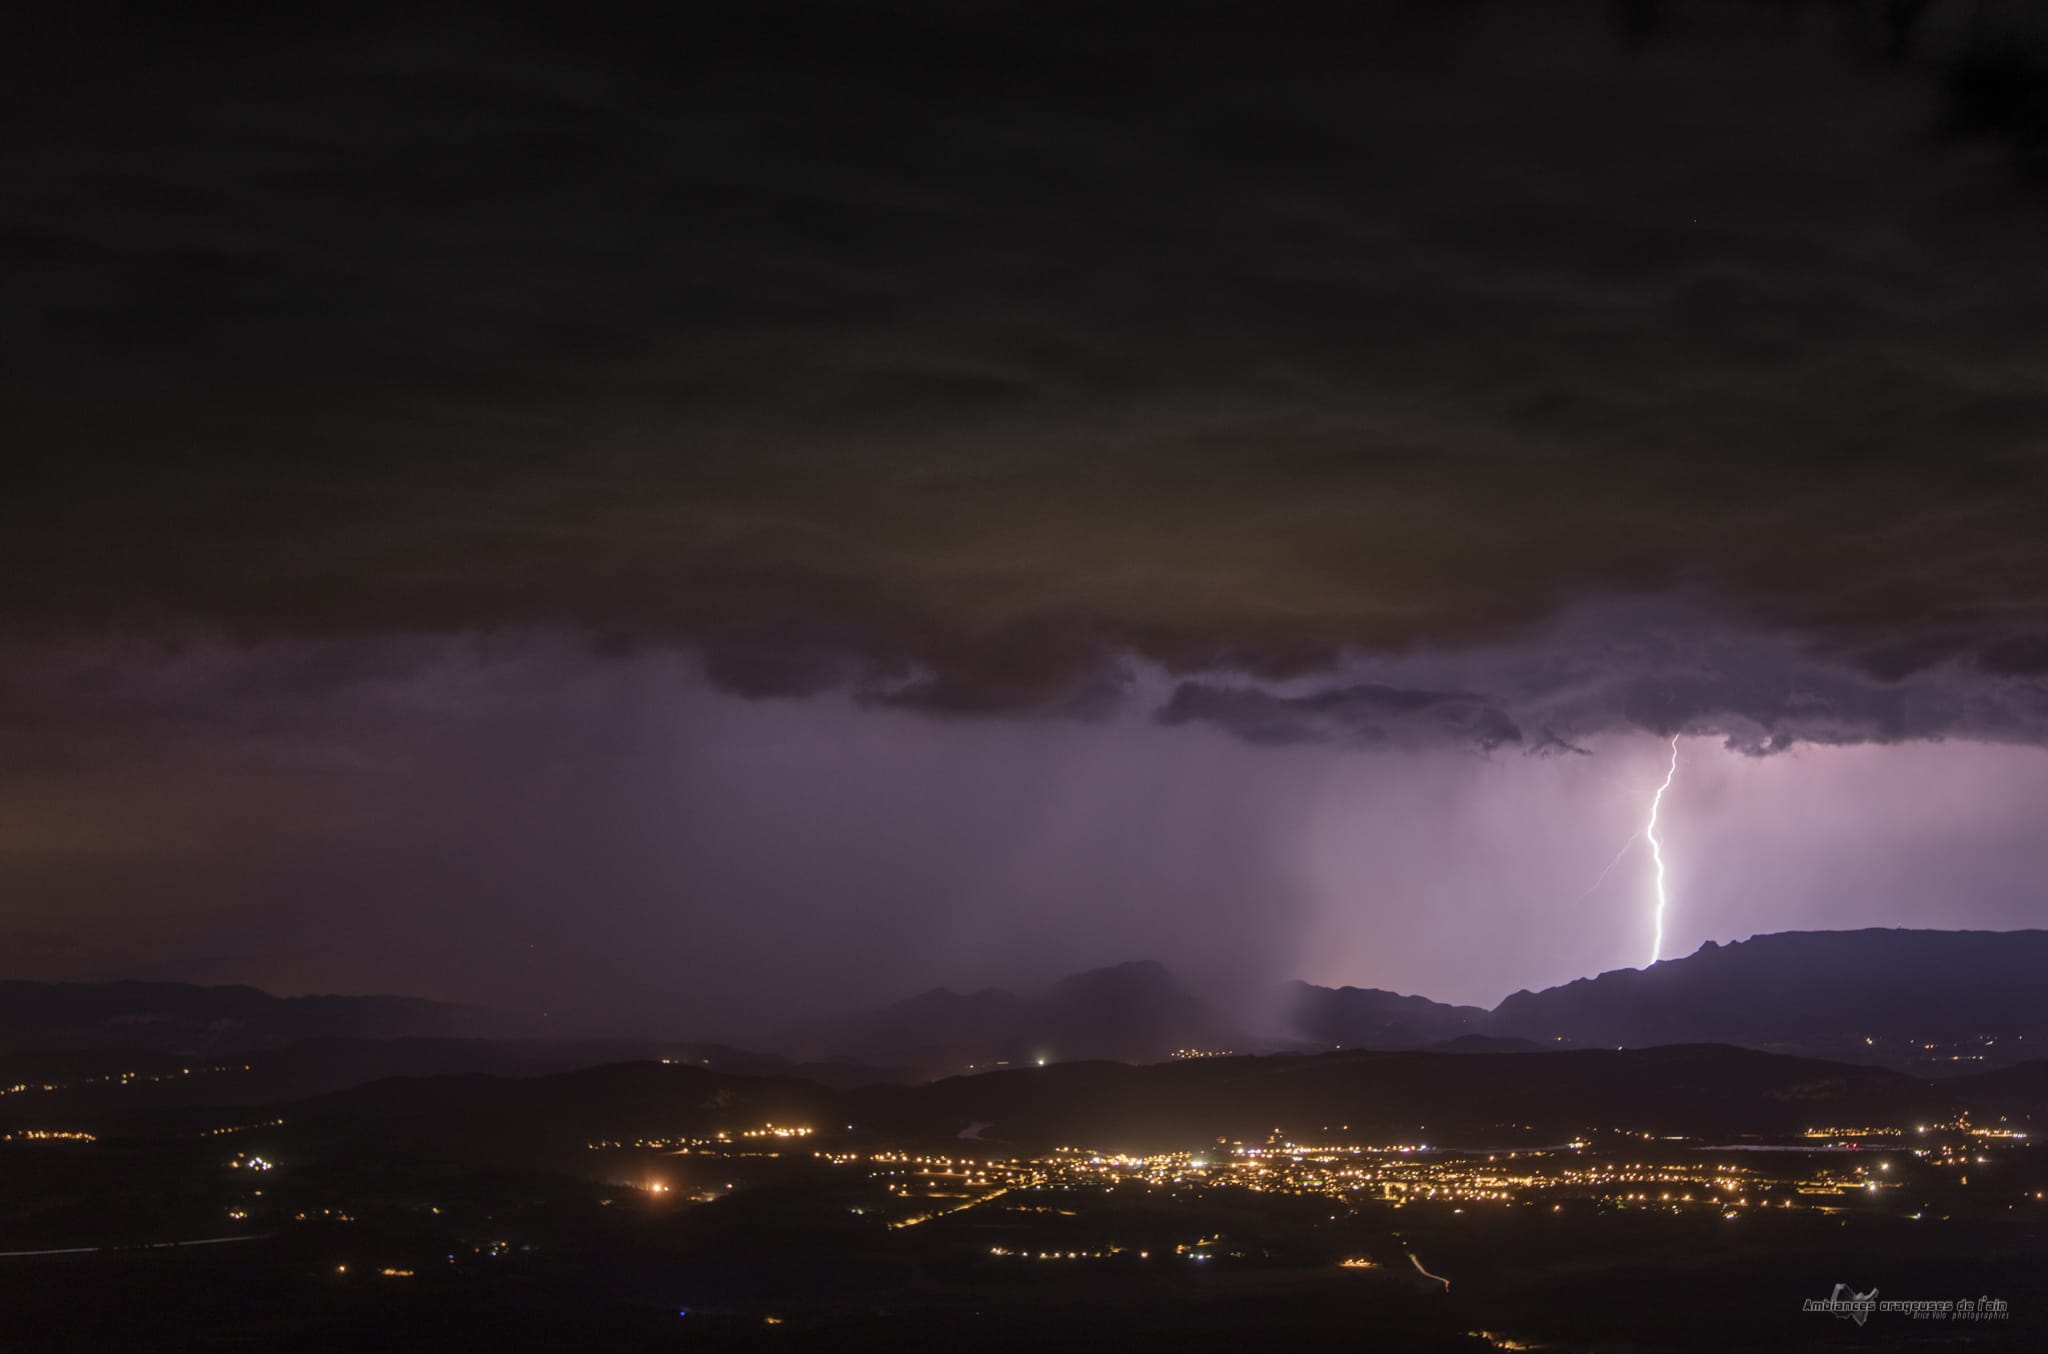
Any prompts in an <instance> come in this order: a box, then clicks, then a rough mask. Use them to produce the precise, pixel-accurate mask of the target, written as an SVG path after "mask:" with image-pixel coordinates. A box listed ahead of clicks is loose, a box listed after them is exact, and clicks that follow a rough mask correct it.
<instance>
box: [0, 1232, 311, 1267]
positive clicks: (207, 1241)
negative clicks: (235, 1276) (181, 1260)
mask: <svg viewBox="0 0 2048 1354" xmlns="http://www.w3.org/2000/svg"><path fill="white" fill-rule="evenodd" d="M270 1235H271V1234H270V1233H269V1232H255V1233H252V1234H250V1235H248V1236H208V1237H200V1238H199V1239H198V1240H196V1241H145V1242H143V1243H141V1244H140V1245H135V1246H58V1247H56V1248H55V1249H52V1250H46V1251H0V1260H13V1259H18V1258H22V1257H26V1256H31V1255H98V1254H99V1253H101V1252H102V1251H111V1252H114V1253H117V1254H118V1253H119V1252H121V1251H174V1250H178V1249H180V1248H182V1247H185V1246H225V1245H227V1244H228V1243H229V1242H231V1241H262V1240H264V1239H265V1238H267V1237H269V1236H270Z"/></svg>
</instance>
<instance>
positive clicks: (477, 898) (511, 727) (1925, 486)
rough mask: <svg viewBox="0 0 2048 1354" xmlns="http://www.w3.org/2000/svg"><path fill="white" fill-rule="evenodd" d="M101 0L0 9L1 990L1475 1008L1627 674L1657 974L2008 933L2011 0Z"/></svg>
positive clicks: (2013, 313)
mask: <svg viewBox="0 0 2048 1354" xmlns="http://www.w3.org/2000/svg"><path fill="white" fill-rule="evenodd" d="M175 8H177V7H161V6H157V7H148V8H137V9H134V10H118V9H107V8H102V7H95V6H91V5H78V6H62V7H52V8H51V9H50V10H49V11H48V12H46V13H44V14H42V15H41V16H39V17H33V18H30V17H23V16H16V17H14V18H11V19H9V20H8V21H7V23H8V25H9V27H8V31H7V35H6V37H7V43H8V47H9V49H10V50H11V51H12V52H13V53H14V54H15V55H16V56H17V59H18V61H19V62H20V63H22V64H23V65H25V66H26V68H27V70H26V74H25V75H24V76H22V77H19V78H16V79H13V80H10V81H9V82H7V83H6V85H5V86H4V87H0V105H4V107H0V113H4V122H0V125H4V126H5V127H7V129H8V130H7V132H6V133H5V136H6V139H7V143H8V144H7V157H6V164H7V166H8V173H7V176H6V180H5V184H6V186H5V190H4V193H0V294H4V296H5V297H6V298H7V300H6V304H5V306H4V307H0V336H4V337H0V343H4V354H0V356H4V362H0V404H4V408H5V410H6V423H5V427H6V428H7V436H6V441H7V443H8V444H9V446H10V449H11V450H12V452H13V453H14V455H13V456H12V457H11V458H10V459H11V460H12V461H14V462H15V466H14V468H13V470H12V471H11V473H10V474H9V476H8V486H7V490H6V492H5V493H4V494H0V954H4V955H5V956H6V958H5V963H4V970H5V976H10V977H24V978H44V979H58V978H92V979H99V978H114V977H159V978H177V979H190V980H196V981H208V982H218V981H246V982H252V983H256V984H259V985H262V986H265V987H268V988H271V989H273V990H276V991H281V992H303V991H404V992H410V993H415V994H419V995H425V996H438V997H448V998H454V999H462V1000H472V1001H478V1002H484V1003H489V1004H492V1005H495V1006H500V1007H505V1008H508V1009H516V1010H522V1011H524V1010H539V1009H545V1010H548V1011H549V1012H550V1013H551V1018H555V1019H559V1020H561V1021H563V1022H564V1023H565V1024H572V1023H576V1022H581V1023H583V1024H584V1025H590V1026H599V1025H608V1026H615V1027H627V1026H630V1027H633V1028H640V1029H650V1030H652V1029H660V1030H664V1031H680V1030H685V1029H687V1030H690V1031H693V1032H704V1033H724V1032H732V1033H746V1032H748V1031H751V1030H757V1029H761V1028H766V1027H769V1026H771V1025H773V1024H774V1023H776V1022H778V1021H781V1020H785V1019H791V1018H795V1017H797V1016H801V1015H806V1014H815V1013H818V1012H821V1011H829V1010H835V1009H840V1008H843V1007H845V1006H848V1005H858V1004H862V1003H867V1002H877V1001H882V1000H887V999H890V998H894V997H897V996H902V995H906V994H908V993H910V992H913V991H916V990H919V989H922V988H925V987H929V986H932V985H934V984H946V985H950V986H953V987H956V988H972V987H976V986H980V985H984V984H989V983H1003V984H1012V985H1021V984H1032V983H1037V982H1043V981H1047V980H1050V979H1052V978H1054V977H1057V976H1058V975H1060V974H1062V973H1065V972H1068V971H1071V970H1074V969H1077V968H1081V967H1086V966H1090V965H1094V964H1101V963H1109V962H1115V961H1119V960H1124V959H1132V958H1157V959H1160V960H1163V961H1165V962H1167V963H1168V964H1170V965H1172V966H1173V967H1174V968H1175V969H1176V970H1177V971H1179V972H1181V973H1182V974H1183V975H1184V976H1185V977H1187V978H1188V979H1189V980H1190V981H1191V982H1195V983H1197V984H1200V985H1205V986H1207V987H1209V988H1212V989H1218V990H1222V989H1230V988H1233V987H1235V988H1251V987H1256V986H1257V985H1259V984H1263V983H1266V982H1268V981H1271V980H1274V979H1278V978H1282V977H1295V976H1300V977H1307V978H1311V979H1314V980H1316V981H1320V982H1327V983H1347V982H1348V983H1354V984H1359V985H1377V986H1384V987H1391V988H1395V989H1398V990H1401V991H1404V992H1412V991H1419V992H1423V993H1426V994H1428V995H1431V996H1434V997H1437V998H1439V999H1444V1000H1457V1001H1469V1002H1476V1003H1481V1004H1487V1005H1491V1004H1492V1003H1493V1002H1494V1001H1496V1000H1498V999H1499V998H1500V997H1501V996H1503V995H1505V994H1506V993H1508V992H1510V991H1512V990H1514V989H1516V988H1519V987H1524V986H1530V987H1537V986H1543V985H1547V984H1551V983H1555V982H1561V981H1565V980H1568V979H1571V978H1574V977H1578V976H1582V975H1585V974H1589V973H1595V972H1599V971H1601V970H1604V969H1610V968H1616V967H1622V966H1633V965H1638V964H1641V963H1643V962H1644V961H1645V960H1646V958H1647V957H1648V952H1649V947H1650V936H1651V924H1650V919H1649V911H1648V906H1649V899H1650V889H1651V875H1650V868H1651V866H1650V859H1649V855H1648V852H1647V850H1646V849H1645V847H1644V845H1643V843H1642V842H1641V841H1640V840H1637V841H1635V842H1634V843H1633V844H1632V845H1630V846H1629V849H1628V850H1627V851H1626V852H1625V853H1624V854H1623V855H1622V856H1621V857H1620V858H1619V860H1618V862H1617V863H1615V864H1614V866H1613V868H1612V870H1611V871H1610V872H1609V873H1608V874H1607V875H1606V876H1605V877H1604V879H1603V878H1602V877H1601V871H1602V869H1603V867H1605V866H1607V865H1608V863H1609V862H1610V860H1613V859H1614V858H1615V853H1616V852H1617V851H1618V850H1621V849H1622V848H1623V846H1624V844H1626V843H1629V842H1630V834H1631V833H1633V832H1635V831H1636V829H1637V828H1638V827H1640V826H1641V824H1642V822H1643V818H1644V815H1645V812H1646V810H1647V807H1648V804H1649V801H1650V797H1651V795H1652V794H1653V793H1654V791H1655V790H1656V788H1657V786H1658V784H1659V783H1660V782H1661V781H1662V779H1663V777H1664V774H1665V771H1666V768H1667V763H1668V759H1669V757H1670V740H1671V738H1672V737H1673V736H1674V735H1679V736H1681V737H1680V743H1679V747H1680V765H1679V770H1678V773H1677V776H1676V779H1675V780H1674V782H1673V785H1672V788H1671V790H1670V792H1669V794H1668V796H1667V797H1666V799H1665V801H1664V805H1663V810H1662V811H1663V821H1664V822H1665V824H1666V827H1665V830H1664V837H1665V843H1664V845H1665V853H1666V857H1667V863H1668V866H1669V872H1670V873H1669V888H1670V897H1671V906H1670V912H1669V921H1668V927H1669V930H1668V937H1667V942H1666V945H1665V950H1664V953H1665V954H1666V956H1667V957H1668V956H1670V955H1675V954H1683V953H1688V952H1690V951H1691V950H1692V949H1694V948H1696V947H1697V946H1698V945H1699V944H1700V943H1701V942H1702V941H1705V940H1708V939H1715V940H1722V941H1726V940H1729V939H1736V938H1741V937H1744V936H1747V935H1750V934H1752V933H1757V932H1765V931H1773V930H1785V929H1796V928H1817V927H1846V926H1863V925H1916V926H1980V927H2018V926H2035V925H2044V924H2048V896H2044V891H2043V881H2044V880H2048V833H2044V832H2043V830H2042V829H2043V827H2044V809H2043V807H2042V806H2043V805H2044V804H2048V754H2044V752H2043V751H2042V745H2043V744H2044V743H2048V106H2044V104H2043V102H2042V99H2041V96H2040V92H2039V91H2040V90H2041V89H2043V88H2048V55H2044V54H2048V27H2044V25H2043V24H2042V22H2041V21H2040V19H2039V17H2038V15H2032V14H2030V10H2029V7H2028V6H2026V5H2023V4H2018V3H2008V4H2001V3H1997V0H1989V2H1987V3H1980V4H1970V3H1963V0H1948V2H1947V3H1944V0H1933V3H1931V4H1928V5H1926V6H1914V5H1896V4H1894V5H1889V6H1888V5H1885V4H1881V3H1874V2H1873V3H1867V4H1858V3H1848V2H1847V0H1845V2H1844V3H1826V4H1823V3H1796V2H1795V0H1725V2H1723V3H1711V2H1709V0H1699V2H1698V3H1675V2H1674V3H1669V4H1661V5H1660V4H1655V3H1640V2H1638V3H1619V4H1613V3H1592V2H1588V3H1564V2H1562V0H1556V2H1551V0H1545V3H1529V2H1528V0H1495V2H1493V3H1487V2H1485V0H1413V2H1412V3H1369V2H1368V3H1353V4H1348V5H1307V4H1303V5H1284V4H1283V5H1273V4H1267V5H1215V4H1201V3H1192V2H1191V3H1176V4H1165V3H1160V4H1150V5H1130V4H1074V5H1064V4H1024V3H1015V4H1004V3H978V2H975V0H967V2H965V3H963V2H962V0H951V2H950V3H932V4H910V3H895V4H887V5H848V4H837V3H835V4H817V5H799V4H786V3H779V2H778V0H753V2H752V3H745V4H729V5H728V4H713V3H702V4H686V5H663V4H652V3H650V4H646V5H644V6H628V5H616V4H593V5H581V6H574V7H568V6H553V7H548V8H536V9H534V10H532V11H530V12H529V11H526V10H523V9H522V8H520V7H518V6H510V5H499V6H491V7H489V8H488V10H486V9H482V8H475V9H473V8H466V7H458V6H442V5H432V4H424V5H421V4H404V5H388V6H385V5H378V4H366V5H356V6H345V7H323V8H319V9H309V8H308V7H300V6H283V7H278V6H265V7H256V6H250V7H246V8H242V7H235V6H229V7H224V8H221V9H212V8H206V9H205V11H204V13H203V14H201V13H199V12H197V11H195V12H191V13H177V14H174V13H172V10H173V9H175ZM1888 15H1889V16H1891V17H1890V18H1887V16H1888ZM2029 91H2031V92H2029ZM1596 880H1597V881H1599V882H1598V884H1597V886H1596Z"/></svg>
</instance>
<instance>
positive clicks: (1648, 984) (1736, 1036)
mask: <svg viewBox="0 0 2048 1354" xmlns="http://www.w3.org/2000/svg"><path fill="white" fill-rule="evenodd" d="M2044 979H2048V931H1915V930H1877V929H1872V930H1862V931H1785V932H1779V933H1777V934H1773V935H1762V936H1754V937H1752V938H1750V939H1748V940H1745V941H1738V942H1736V943H1734V944H1730V945H1716V944H1714V943H1713V942H1711V941H1710V942H1708V943H1707V944H1705V945H1702V946H1701V947H1700V948H1699V949H1698V950H1697V951H1695V952H1694V953H1693V954H1690V955H1688V956H1686V957H1685V958H1682V959H1672V960H1667V961H1665V962H1663V963H1660V964H1655V965H1652V966H1651V967H1649V968H1647V969H1640V970H1638V969H1621V970H1617V971H1615V972H1612V973H1603V974H1601V975H1600V976H1599V977H1597V978H1584V979H1580V980H1579V981H1577V982H1572V983H1566V984H1565V985H1564V986H1562V987H1553V988H1549V989H1547V990H1545V991H1542V992H1517V993H1515V994H1514V995H1513V996H1511V997H1509V998H1508V999H1507V1000H1505V1001H1503V1002H1502V1003H1501V1004H1500V1005H1499V1006H1498V1007H1496V1008H1495V1009H1494V1011H1493V1013H1492V1015H1491V1016H1490V1017H1489V1018H1488V1019H1487V1021H1486V1022H1485V1025H1484V1027H1483V1028H1484V1032H1485V1033H1488V1034H1493V1035H1502V1036H1509V1037H1516V1038H1523V1039H1529V1040H1533V1041H1536V1042H1538V1043H1553V1044H1554V1043H1556V1042H1558V1041H1563V1042H1565V1043H1571V1044H1586V1045H1594V1046H1606V1047H1615V1046H1628V1047H1641V1046H1646V1045H1653V1044H1673V1043H1698V1042H1713V1043H1727V1044H1739V1045H1742V1046H1745V1047H1749V1048H1766V1049H1781V1050H1787V1051H1801V1052H1809V1053H1838V1054H1847V1055H1854V1056H1856V1057H1858V1058H1867V1059H1869V1060H1872V1061H1884V1062H1887V1063H1891V1064H1894V1065H1912V1064H1920V1063H1926V1064H1930V1065H1931V1064H1934V1063H1936V1062H1951V1063H1954V1064H1956V1065H1957V1067H1958V1068H1959V1069H1969V1068H1976V1067H1980V1066H1984V1065H1987V1064H1991V1063H2001V1062H2013V1061H2018V1060H2019V1059H2021V1058H2026V1057H2032V1056H2038V1055H2040V1054H2041V1053H2048V981H2044ZM1866 1041H1868V1042H1866ZM1987 1041H1995V1042H1987ZM1927 1045H1933V1046H1934V1047H1933V1048H1928V1047H1926V1046H1927Z"/></svg>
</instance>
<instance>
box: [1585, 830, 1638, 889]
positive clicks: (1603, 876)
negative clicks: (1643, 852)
mask: <svg viewBox="0 0 2048 1354" xmlns="http://www.w3.org/2000/svg"><path fill="white" fill-rule="evenodd" d="M1642 835H1643V830H1642V829H1641V828H1637V829H1636V830H1635V831H1634V832H1631V833H1629V834H1628V840H1627V841H1625V842H1623V843H1622V844H1621V849H1620V850H1619V851H1616V852H1615V853H1614V859H1613V860H1610V861H1608V862H1607V868H1606V869H1604V870H1602V871H1601V872H1600V877H1599V878H1597V879H1595V880H1594V881H1593V882H1592V884H1590V885H1589V886H1587V889H1586V891H1585V892H1584V893H1582V894H1580V895H1579V900H1580V901H1581V902H1583V901H1585V900H1586V899H1588V898H1591V897H1592V896H1593V895H1594V894H1596V893H1598V892H1599V891H1600V886H1601V885H1602V884H1605V883H1606V882H1607V876H1608V875H1611V874H1613V873H1614V867H1615V866H1617V865H1619V864H1621V858H1622V857H1623V856H1625V855H1627V854H1628V849H1629V848H1630V847H1631V846H1634V845H1635V844H1636V838H1638V837H1640V836H1642Z"/></svg>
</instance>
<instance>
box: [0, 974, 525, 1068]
mask: <svg viewBox="0 0 2048 1354" xmlns="http://www.w3.org/2000/svg"><path fill="white" fill-rule="evenodd" d="M494 1023H495V1022H494V1021H493V1019H492V1017H491V1016H490V1015H489V1014H488V1013H487V1012H484V1011H481V1010H479V1009H477V1008H475V1007H469V1006H456V1005H451V1004H449V1003H446V1002H438V1001H424V1000H421V999H420V998H417V997H331V996H317V997H274V996H272V995H271V994H270V993H268V992H263V991H259V990H257V989H256V988H253V987H199V986H195V985H193V984H190V983H143V982H119V983H31V982H0V1053H19V1052H29V1051H38V1052H40V1051H52V1050H67V1049H94V1048H122V1049H140V1050H151V1051H159V1052H171V1053H190V1054H217V1053H228V1052H237V1051H241V1050H245V1049H255V1048H274V1047H278V1046H280V1045H284V1044H291V1043H297V1042H298V1041H300V1040H303V1039H313V1038H330V1037H346V1038H360V1039H393V1038H401V1037H408V1036H431V1037H437V1038H456V1037H471V1036H476V1035H481V1034H486V1033H490V1032H492V1029H493V1026H494Z"/></svg>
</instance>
